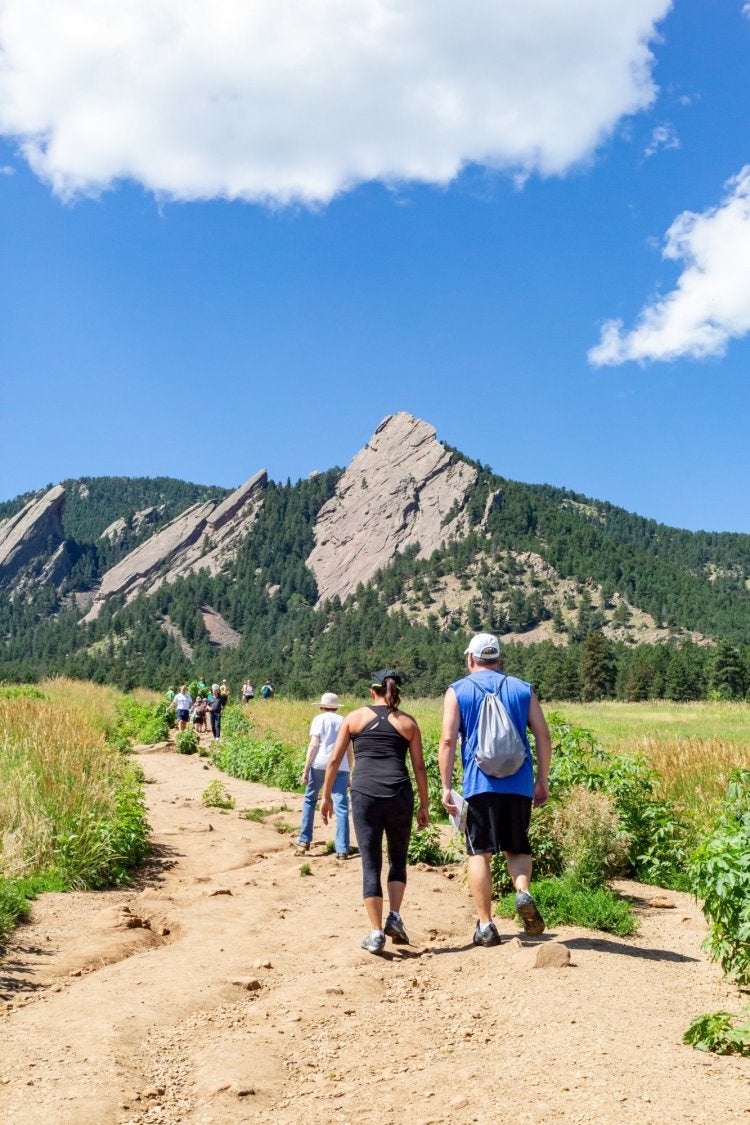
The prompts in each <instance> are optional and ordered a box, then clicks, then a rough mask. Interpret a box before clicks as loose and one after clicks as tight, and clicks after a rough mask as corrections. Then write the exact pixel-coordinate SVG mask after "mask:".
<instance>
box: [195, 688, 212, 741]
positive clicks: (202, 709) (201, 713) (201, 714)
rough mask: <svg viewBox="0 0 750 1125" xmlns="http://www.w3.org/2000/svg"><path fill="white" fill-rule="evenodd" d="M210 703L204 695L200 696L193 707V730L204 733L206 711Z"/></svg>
mask: <svg viewBox="0 0 750 1125" xmlns="http://www.w3.org/2000/svg"><path fill="white" fill-rule="evenodd" d="M207 710H208V704H207V702H206V700H205V699H204V698H203V697H202V696H198V698H197V699H196V701H195V706H194V707H193V730H195V731H197V732H198V733H199V734H203V733H204V732H205V729H206V712H207Z"/></svg>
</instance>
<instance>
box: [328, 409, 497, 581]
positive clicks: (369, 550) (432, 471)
mask: <svg viewBox="0 0 750 1125" xmlns="http://www.w3.org/2000/svg"><path fill="white" fill-rule="evenodd" d="M476 476H477V472H476V469H474V468H473V467H472V466H471V465H468V464H467V463H466V462H465V461H461V460H459V459H458V458H457V457H456V456H455V455H454V454H453V453H451V452H450V451H449V450H447V449H446V448H445V446H444V445H441V444H440V442H439V441H438V440H437V438H436V437H435V430H434V428H433V427H432V426H430V425H429V424H428V423H427V422H423V421H421V420H420V419H419V418H414V417H413V416H412V415H411V414H406V413H405V412H401V413H399V414H390V415H388V417H387V418H384V419H383V421H382V422H381V423H380V425H379V426H378V428H377V429H376V431H375V433H374V434H373V436H372V438H371V439H370V441H369V442H368V443H367V445H366V446H365V447H364V449H361V450H360V451H359V453H358V454H357V455H356V456H355V457H354V459H353V460H352V462H351V464H350V465H349V468H348V469H347V470H346V472H345V473H344V474H343V476H342V477H341V479H340V481H339V483H338V485H337V488H336V492H335V494H334V496H332V497H331V499H330V500H329V501H327V503H326V504H324V505H323V507H322V508H321V510H320V512H319V514H318V519H317V523H316V525H315V547H314V548H313V550H312V553H311V554H310V556H309V557H308V559H307V565H308V566H309V567H310V569H311V570H312V571H313V573H314V574H315V578H316V581H317V584H318V592H319V595H320V599H321V601H322V600H323V599H325V598H331V597H334V595H336V594H338V596H339V597H341V598H345V597H346V596H347V595H348V594H351V593H352V592H353V591H354V590H355V589H356V588H357V585H358V583H360V582H368V581H369V580H370V579H371V578H372V577H373V575H374V574H375V573H376V571H378V570H379V569H380V568H381V567H384V566H386V565H387V564H388V563H389V562H390V561H391V559H392V558H393V557H394V555H395V554H396V553H397V552H399V551H403V550H404V549H405V548H406V547H409V546H411V545H413V544H415V543H419V546H420V552H419V553H420V557H426V556H427V555H430V554H432V552H433V551H434V550H435V549H436V548H438V547H440V545H441V544H442V543H445V542H447V541H448V540H449V539H451V538H453V537H454V536H455V535H456V534H457V533H459V532H460V530H461V529H462V528H463V523H464V518H463V513H462V511H461V505H462V504H463V501H464V497H465V496H466V492H467V489H468V488H469V486H470V485H471V484H473V483H474V481H475V479H476ZM454 505H457V506H458V514H457V515H455V516H454V517H453V518H452V519H451V520H450V522H449V523H447V524H446V523H444V521H445V519H446V517H447V516H448V514H449V513H450V512H451V511H452V510H453V509H454Z"/></svg>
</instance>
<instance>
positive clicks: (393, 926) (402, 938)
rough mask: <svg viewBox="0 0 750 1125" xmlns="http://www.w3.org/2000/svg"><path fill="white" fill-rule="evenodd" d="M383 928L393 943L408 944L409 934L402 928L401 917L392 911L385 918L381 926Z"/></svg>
mask: <svg viewBox="0 0 750 1125" xmlns="http://www.w3.org/2000/svg"><path fill="white" fill-rule="evenodd" d="M383 929H384V930H385V932H386V933H387V934H388V937H389V938H390V939H391V941H392V942H393V944H394V945H408V944H409V935H408V934H407V932H406V930H405V929H404V923H403V922H402V921H401V918H400V917H399V916H397V915H396V914H394V913H393V911H391V913H390V914H389V915H388V917H387V918H386V920H385V926H384V927H383Z"/></svg>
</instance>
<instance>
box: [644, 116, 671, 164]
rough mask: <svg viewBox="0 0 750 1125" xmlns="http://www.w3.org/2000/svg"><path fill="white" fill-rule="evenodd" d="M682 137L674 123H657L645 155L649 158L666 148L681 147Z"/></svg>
mask: <svg viewBox="0 0 750 1125" xmlns="http://www.w3.org/2000/svg"><path fill="white" fill-rule="evenodd" d="M679 147H680V138H679V137H678V136H677V133H676V132H675V129H674V126H673V125H669V124H667V125H657V126H656V127H655V128H654V129H653V131H652V133H651V140H650V141H649V143H648V144H647V145H646V148H645V149H644V151H643V155H644V156H645V157H646V158H648V157H649V156H654V155H655V154H656V153H657V152H660V151H661V150H662V149H665V148H679Z"/></svg>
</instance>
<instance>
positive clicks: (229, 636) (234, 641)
mask: <svg viewBox="0 0 750 1125" xmlns="http://www.w3.org/2000/svg"><path fill="white" fill-rule="evenodd" d="M201 617H202V618H203V624H204V625H205V626H206V632H207V633H208V639H209V640H210V641H211V644H214V645H217V646H218V647H219V648H237V647H238V646H239V644H240V642H241V640H242V637H241V636H240V634H239V633H238V632H237V630H236V629H233V628H232V626H231V625H230V624H229V622H228V621H226V620H225V619H224V618H223V617H222V616H221V614H220V613H219V612H218V611H217V610H215V609H212V608H211V606H210V605H204V606H201Z"/></svg>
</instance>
